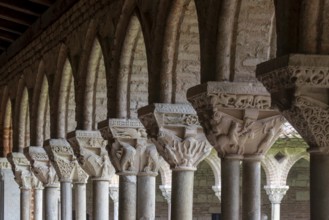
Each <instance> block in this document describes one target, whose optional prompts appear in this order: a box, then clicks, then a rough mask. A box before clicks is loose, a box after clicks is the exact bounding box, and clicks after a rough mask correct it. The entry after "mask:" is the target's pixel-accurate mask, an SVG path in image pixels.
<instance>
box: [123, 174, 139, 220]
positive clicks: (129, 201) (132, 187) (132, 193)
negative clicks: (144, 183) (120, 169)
mask: <svg viewBox="0 0 329 220" xmlns="http://www.w3.org/2000/svg"><path fill="white" fill-rule="evenodd" d="M136 197H137V193H136V176H124V175H121V176H120V180H119V219H120V220H136Z"/></svg>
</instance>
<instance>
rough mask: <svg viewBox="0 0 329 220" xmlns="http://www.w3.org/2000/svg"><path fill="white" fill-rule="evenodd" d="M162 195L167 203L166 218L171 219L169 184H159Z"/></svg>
mask: <svg viewBox="0 0 329 220" xmlns="http://www.w3.org/2000/svg"><path fill="white" fill-rule="evenodd" d="M159 188H160V190H161V192H162V196H163V197H164V198H165V200H166V201H167V204H168V220H170V219H171V185H170V186H167V185H161V186H159Z"/></svg>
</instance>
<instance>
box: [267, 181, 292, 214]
mask: <svg viewBox="0 0 329 220" xmlns="http://www.w3.org/2000/svg"><path fill="white" fill-rule="evenodd" d="M264 189H265V191H266V193H267V195H268V198H269V200H270V201H271V204H272V214H271V220H280V203H281V200H282V198H283V197H284V195H286V192H287V190H288V189H289V186H264Z"/></svg>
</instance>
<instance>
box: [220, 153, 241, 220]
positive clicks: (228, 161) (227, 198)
mask: <svg viewBox="0 0 329 220" xmlns="http://www.w3.org/2000/svg"><path fill="white" fill-rule="evenodd" d="M221 164H222V203H221V206H222V207H221V209H222V217H223V220H238V219H239V212H240V207H239V205H240V199H239V197H240V160H239V159H235V158H234V159H233V158H222V160H221Z"/></svg>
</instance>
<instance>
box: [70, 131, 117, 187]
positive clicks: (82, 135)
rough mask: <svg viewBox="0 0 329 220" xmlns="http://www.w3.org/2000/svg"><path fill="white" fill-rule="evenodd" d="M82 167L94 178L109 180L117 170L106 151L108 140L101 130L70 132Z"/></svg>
mask: <svg viewBox="0 0 329 220" xmlns="http://www.w3.org/2000/svg"><path fill="white" fill-rule="evenodd" d="M68 141H69V142H70V144H71V146H72V148H73V150H74V153H75V156H76V157H77V158H78V161H79V164H80V165H81V167H82V168H83V169H84V170H85V171H86V172H87V173H88V175H89V176H90V177H91V178H92V179H94V180H106V181H109V180H110V179H111V177H112V176H113V175H114V173H115V170H114V167H113V165H112V164H111V161H110V158H109V156H108V152H107V151H106V145H107V140H104V139H103V137H102V135H101V133H100V132H99V131H84V130H77V131H74V132H72V133H69V134H68Z"/></svg>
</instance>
